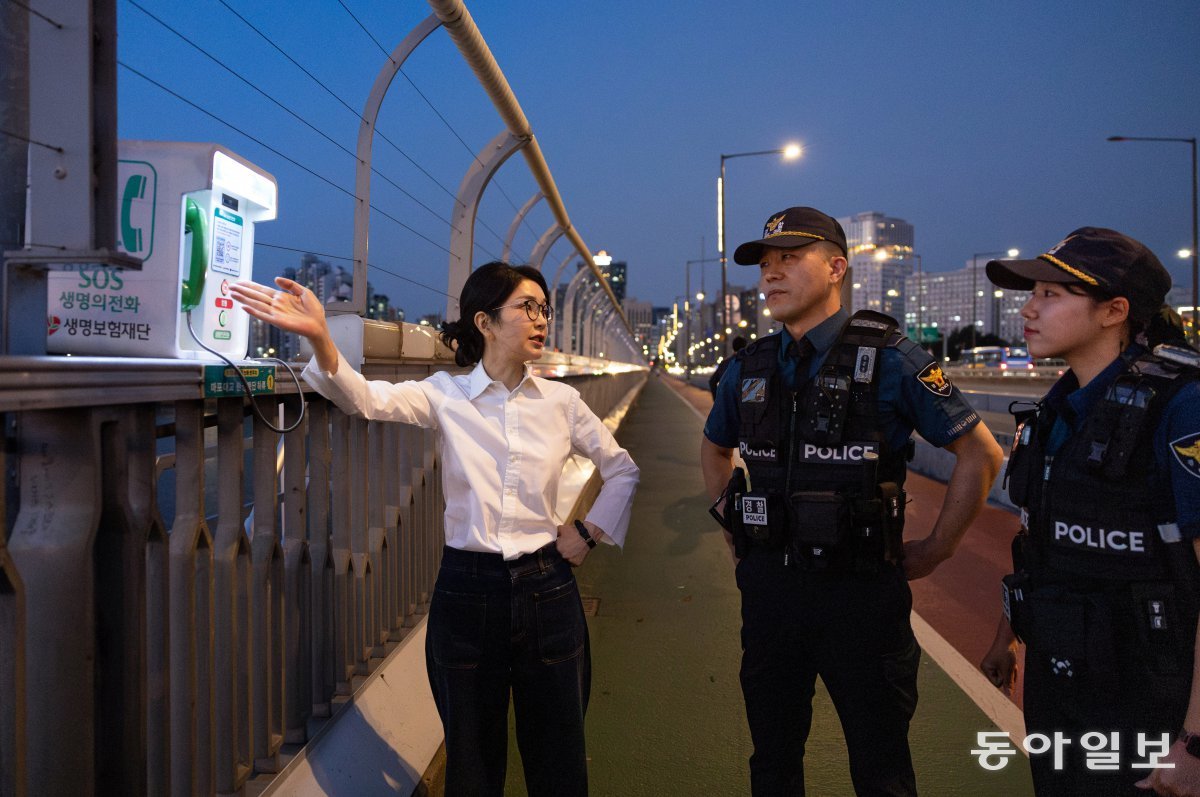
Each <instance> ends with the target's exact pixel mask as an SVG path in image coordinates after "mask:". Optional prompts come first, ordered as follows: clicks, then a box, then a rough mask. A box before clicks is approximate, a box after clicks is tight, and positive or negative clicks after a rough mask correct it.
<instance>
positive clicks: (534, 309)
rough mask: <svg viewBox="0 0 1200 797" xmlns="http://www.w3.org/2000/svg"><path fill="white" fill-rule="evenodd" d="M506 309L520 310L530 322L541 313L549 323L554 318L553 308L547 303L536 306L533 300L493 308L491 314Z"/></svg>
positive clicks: (535, 319)
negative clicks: (516, 308)
mask: <svg viewBox="0 0 1200 797" xmlns="http://www.w3.org/2000/svg"><path fill="white" fill-rule="evenodd" d="M506 307H520V308H522V309H523V310H524V311H525V315H527V316H529V320H530V321H537V317H538V313H541V314H542V315H543V316H545V318H546V320H547V321H550V320H552V319H553V318H554V308H553V307H551V306H550V304H549V302H547V303H546V304H538V303H537V302H535V301H534V300H533V299H526V300H525V301H523V302H518V303H517V304H502V305H500V306H499V307H493V308H492V312H493V313H494V312H496V311H497V310H503V309H504V308H506Z"/></svg>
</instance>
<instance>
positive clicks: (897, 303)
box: [838, 211, 913, 319]
mask: <svg viewBox="0 0 1200 797" xmlns="http://www.w3.org/2000/svg"><path fill="white" fill-rule="evenodd" d="M838 222H839V223H840V224H841V225H842V229H843V230H845V232H846V249H847V255H848V259H849V261H850V280H851V287H852V289H853V290H852V292H851V297H852V299H851V306H850V311H851V312H855V311H857V310H862V309H868V310H875V311H877V312H880V313H885V314H887V315H890V316H892V317H893V318H896V319H899V318H901V317H902V316H903V315H904V310H905V306H904V305H905V294H906V285H907V280H908V278H909V277H910V276H911V275H912V271H913V269H912V266H913V226H912V225H911V224H909V223H908V222H907V221H905V220H904V219H897V218H892V217H890V216H885V215H884V214H882V213H879V212H877V211H868V212H866V213H858V214H856V215H854V216H848V217H846V218H842V219H838Z"/></svg>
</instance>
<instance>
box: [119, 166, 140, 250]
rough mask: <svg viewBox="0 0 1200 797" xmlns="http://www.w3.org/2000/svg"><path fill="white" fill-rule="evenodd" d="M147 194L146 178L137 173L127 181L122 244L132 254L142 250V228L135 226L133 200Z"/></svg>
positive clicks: (123, 206) (123, 209)
mask: <svg viewBox="0 0 1200 797" xmlns="http://www.w3.org/2000/svg"><path fill="white" fill-rule="evenodd" d="M145 195H146V178H145V177H144V176H142V175H140V174H135V175H133V176H132V177H130V178H129V181H128V182H126V183H125V195H124V196H123V197H121V245H122V246H124V247H125V251H126V252H129V253H131V254H133V253H138V252H141V251H142V229H141V228H140V227H134V226H133V222H132V217H133V201H134V200H135V199H142V198H143V197H145Z"/></svg>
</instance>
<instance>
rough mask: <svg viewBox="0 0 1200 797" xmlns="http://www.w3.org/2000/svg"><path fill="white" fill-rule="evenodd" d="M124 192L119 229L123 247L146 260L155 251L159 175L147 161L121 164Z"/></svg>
mask: <svg viewBox="0 0 1200 797" xmlns="http://www.w3.org/2000/svg"><path fill="white" fill-rule="evenodd" d="M118 172H119V175H120V179H121V180H122V181H123V182H122V183H120V185H121V186H122V187H121V193H120V195H119V197H118V200H119V201H120V204H121V211H120V213H119V214H118V216H119V219H118V221H119V227H118V230H117V232H118V233H119V235H120V239H119V240H120V244H121V248H122V249H124V250H125V251H126V252H127V253H129V254H131V255H134V256H136V257H140V258H142V259H143V260H147V259H149V258H150V256H151V254H152V253H153V252H154V217H155V214H156V207H155V205H156V203H157V200H158V196H157V194H158V172H157V171H155V169H154V166H153V165H151V164H150V163H148V162H146V161H133V160H122V161H118Z"/></svg>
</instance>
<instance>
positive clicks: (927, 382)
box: [917, 362, 954, 398]
mask: <svg viewBox="0 0 1200 797" xmlns="http://www.w3.org/2000/svg"><path fill="white" fill-rule="evenodd" d="M917 380H918V381H919V382H920V383H921V384H922V385H924V386H925V389H926V390H928V391H929V392H930V393H933V394H934V395H937V396H941V397H942V398H946V397H947V396H949V395H950V391H951V390H952V389H953V388H954V385H952V384H950V379H949V378H948V377H947V376H946V375H945V374H944V373H942V366H940V365H938V364H937V363H936V362H931V363H930V364H929V365H927V366H925V367H924V368H922V369H921V370H920V371H917Z"/></svg>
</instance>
